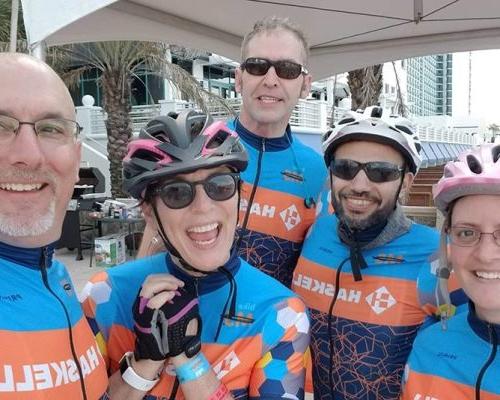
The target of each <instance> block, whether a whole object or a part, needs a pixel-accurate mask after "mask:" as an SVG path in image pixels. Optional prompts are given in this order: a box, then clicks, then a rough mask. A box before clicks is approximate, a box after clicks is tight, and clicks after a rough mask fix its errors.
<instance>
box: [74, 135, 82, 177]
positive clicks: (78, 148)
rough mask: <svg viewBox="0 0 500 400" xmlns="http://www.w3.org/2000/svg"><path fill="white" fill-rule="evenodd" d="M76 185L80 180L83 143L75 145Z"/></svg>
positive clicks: (78, 142)
mask: <svg viewBox="0 0 500 400" xmlns="http://www.w3.org/2000/svg"><path fill="white" fill-rule="evenodd" d="M75 158H76V159H75V184H76V183H77V182H78V181H79V180H80V161H81V159H82V142H80V141H79V140H78V141H77V142H76V143H75Z"/></svg>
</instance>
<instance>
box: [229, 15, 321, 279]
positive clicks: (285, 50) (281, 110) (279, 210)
mask: <svg viewBox="0 0 500 400" xmlns="http://www.w3.org/2000/svg"><path fill="white" fill-rule="evenodd" d="M308 52H309V49H308V44H307V41H306V39H305V37H304V34H303V33H302V32H301V30H300V29H299V28H298V27H297V26H295V25H294V24H292V23H291V22H290V21H288V20H287V19H282V18H276V17H272V18H266V19H263V20H261V21H258V22H257V23H256V24H255V25H254V28H253V30H252V31H251V32H250V33H248V34H247V35H246V36H245V38H244V40H243V44H242V50H241V57H242V63H241V67H240V68H239V69H237V70H236V76H235V84H236V90H237V91H238V92H239V93H240V94H241V97H242V106H241V112H240V115H239V117H238V118H237V119H236V120H235V121H232V122H230V123H229V126H230V127H231V128H232V129H234V130H235V131H236V132H237V133H238V135H239V136H240V138H241V139H242V143H243V144H244V145H245V147H246V149H247V151H248V154H249V166H248V168H247V170H246V171H244V172H243V173H242V180H243V187H242V192H241V194H242V202H241V212H240V221H239V222H240V227H241V229H239V232H238V233H239V248H240V250H239V252H240V255H241V256H242V257H243V258H245V259H246V260H247V261H248V262H249V263H250V264H252V265H254V266H256V267H258V268H259V269H261V270H262V271H264V272H266V273H267V274H269V275H271V276H272V277H274V278H276V279H278V280H279V281H280V282H282V283H283V284H285V285H286V286H288V287H290V284H291V281H292V274H293V269H294V268H295V265H296V263H297V259H298V256H299V254H300V249H301V247H302V242H303V240H304V237H305V234H306V231H307V229H308V228H309V226H310V225H311V224H312V222H313V220H314V217H315V200H316V199H317V197H318V195H319V192H320V190H321V188H322V186H323V184H324V181H325V178H326V170H325V168H324V165H323V163H322V161H321V157H320V156H319V155H318V154H317V153H316V152H314V151H313V150H312V149H311V148H309V147H307V146H305V145H303V144H302V143H301V142H300V141H299V140H297V139H296V138H294V137H293V136H292V134H291V131H290V126H289V124H288V121H289V119H290V116H291V114H292V111H293V109H294V107H295V105H296V104H297V102H298V100H299V98H305V97H306V96H307V95H308V93H309V90H310V87H311V79H312V78H311V75H310V74H309V73H308V71H307V67H306V65H307V60H308Z"/></svg>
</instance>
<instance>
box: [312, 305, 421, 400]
mask: <svg viewBox="0 0 500 400" xmlns="http://www.w3.org/2000/svg"><path fill="white" fill-rule="evenodd" d="M310 313H311V352H312V356H313V363H314V365H315V366H316V368H315V369H314V370H313V382H314V399H315V400H318V399H320V400H332V399H331V398H330V383H329V380H328V370H329V365H330V357H329V354H330V344H329V343H328V315H327V314H326V313H322V312H319V311H316V310H311V311H310ZM417 330H418V326H406V327H391V326H380V325H373V324H368V323H364V322H359V321H351V320H348V319H344V318H338V317H335V316H333V317H332V330H331V332H332V337H333V344H334V350H333V369H332V370H333V375H332V376H333V384H334V396H335V400H358V399H366V400H381V399H383V400H393V399H394V400H396V399H398V398H399V394H400V390H401V376H402V374H403V369H404V363H405V361H406V359H407V357H408V354H409V353H410V351H411V347H412V342H413V340H414V338H415V336H416V334H417ZM368 356H369V357H368ZM384 377H385V379H384Z"/></svg>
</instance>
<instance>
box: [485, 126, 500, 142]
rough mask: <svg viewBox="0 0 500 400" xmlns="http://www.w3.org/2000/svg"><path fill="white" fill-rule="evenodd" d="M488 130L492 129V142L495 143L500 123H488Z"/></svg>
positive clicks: (499, 130)
mask: <svg viewBox="0 0 500 400" xmlns="http://www.w3.org/2000/svg"><path fill="white" fill-rule="evenodd" d="M488 130H489V131H491V142H492V143H494V142H495V137H496V136H497V135H498V133H499V132H500V125H498V124H496V123H492V124H490V125H488Z"/></svg>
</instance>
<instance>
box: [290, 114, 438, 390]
mask: <svg viewBox="0 0 500 400" xmlns="http://www.w3.org/2000/svg"><path fill="white" fill-rule="evenodd" d="M412 136H413V134H412V132H411V129H409V127H406V126H398V127H396V126H393V125H390V124H388V123H386V122H384V121H383V120H382V119H380V118H376V117H371V116H367V115H362V114H360V113H355V112H351V113H350V114H348V115H347V116H346V117H345V118H344V119H343V120H341V121H340V122H339V123H338V124H337V126H336V127H335V128H334V129H333V131H332V132H331V133H330V134H329V136H328V137H327V139H326V141H325V143H324V144H323V150H324V158H325V162H326V165H327V166H328V169H329V173H330V183H331V193H330V199H331V200H329V199H328V195H325V196H324V198H322V199H321V200H322V201H321V203H322V206H320V207H324V208H326V207H328V206H329V203H330V202H331V203H332V205H333V209H334V210H335V214H333V213H331V212H321V213H320V216H319V217H318V219H317V220H316V222H315V224H314V225H313V227H312V229H311V232H310V234H309V235H308V238H307V239H306V241H305V243H304V247H303V250H302V254H301V257H300V259H299V262H298V264H297V268H296V269H295V273H294V279H293V285H292V288H293V289H294V290H295V291H296V292H297V293H298V294H299V295H301V296H302V298H303V299H304V300H305V301H306V304H307V306H308V307H309V308H310V310H311V319H312V327H311V352H312V355H313V383H314V391H315V397H316V396H317V398H322V399H323V398H324V399H333V398H335V399H336V400H344V399H345V400H347V399H349V400H353V399H373V400H375V399H384V400H390V399H397V398H399V392H400V382H401V376H402V373H403V368H404V365H405V362H406V359H407V357H408V354H409V351H410V349H411V344H412V342H413V339H414V338H415V335H416V333H417V330H418V328H419V327H420V326H421V324H422V323H423V322H424V319H425V318H426V317H427V316H428V315H429V314H430V313H431V311H433V310H434V309H435V308H434V306H433V304H432V303H433V301H432V297H431V300H428V299H426V298H424V297H422V293H421V292H420V290H421V288H420V282H419V286H417V277H422V276H425V277H427V271H429V268H430V267H429V263H428V261H427V260H428V257H429V256H430V254H431V253H433V252H434V251H435V250H436V249H437V247H438V234H437V232H436V231H434V230H433V229H431V228H429V227H426V226H423V225H420V224H416V223H413V222H412V221H410V220H409V219H408V218H407V217H406V216H405V215H404V214H403V212H402V209H401V206H400V205H399V203H398V199H399V196H400V193H401V192H403V191H407V190H408V188H409V186H410V185H411V183H412V180H413V177H414V175H415V174H416V173H417V171H418V168H419V166H420V162H421V159H420V156H419V153H418V151H417V147H416V146H415V143H414V141H413V137H412ZM424 293H425V294H427V292H424Z"/></svg>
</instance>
